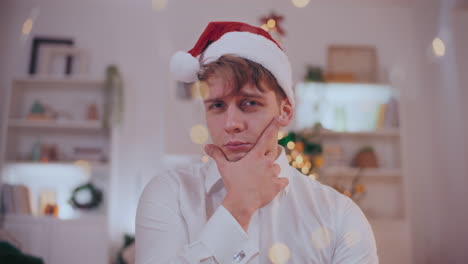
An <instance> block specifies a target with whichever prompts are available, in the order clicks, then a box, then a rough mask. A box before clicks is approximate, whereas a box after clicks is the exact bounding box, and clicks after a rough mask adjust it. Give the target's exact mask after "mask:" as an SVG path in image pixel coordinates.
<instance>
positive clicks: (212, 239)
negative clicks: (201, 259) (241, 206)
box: [199, 205, 259, 264]
mask: <svg viewBox="0 0 468 264" xmlns="http://www.w3.org/2000/svg"><path fill="white" fill-rule="evenodd" d="M199 241H200V242H202V243H203V244H204V245H206V246H207V247H208V248H209V249H210V250H211V251H212V253H213V256H214V257H215V259H216V261H217V262H218V263H223V264H224V263H239V264H242V263H247V261H249V260H250V259H251V258H252V257H253V256H254V255H255V254H257V253H258V252H259V250H258V245H255V243H254V239H252V238H249V236H248V235H247V233H246V232H245V231H244V229H243V228H242V227H241V226H240V224H239V223H238V222H237V220H236V219H235V218H234V217H233V216H232V215H231V213H229V211H228V210H227V209H226V208H224V206H222V205H221V206H219V207H218V209H217V210H216V211H215V213H214V214H213V215H212V216H211V218H210V220H209V221H208V223H207V224H206V225H205V227H204V228H203V230H202V232H201V234H200V240H199Z"/></svg>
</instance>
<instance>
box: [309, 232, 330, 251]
mask: <svg viewBox="0 0 468 264" xmlns="http://www.w3.org/2000/svg"><path fill="white" fill-rule="evenodd" d="M331 240H332V232H331V230H330V229H328V228H327V227H325V226H322V227H320V228H317V229H316V230H315V231H314V232H313V233H312V246H314V248H317V249H323V248H326V247H328V246H330V243H331Z"/></svg>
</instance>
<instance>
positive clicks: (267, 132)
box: [251, 117, 279, 155]
mask: <svg viewBox="0 0 468 264" xmlns="http://www.w3.org/2000/svg"><path fill="white" fill-rule="evenodd" d="M278 129H279V124H278V119H277V117H275V118H273V119H272V120H271V121H270V123H269V124H268V125H267V127H266V128H265V129H264V130H263V132H262V134H261V135H260V137H259V138H258V140H257V143H255V146H254V147H253V148H252V151H251V152H253V153H257V154H259V153H261V154H262V155H265V154H266V153H268V152H274V150H275V149H274V148H276V144H274V146H272V145H271V142H272V141H273V140H276V139H277V138H278Z"/></svg>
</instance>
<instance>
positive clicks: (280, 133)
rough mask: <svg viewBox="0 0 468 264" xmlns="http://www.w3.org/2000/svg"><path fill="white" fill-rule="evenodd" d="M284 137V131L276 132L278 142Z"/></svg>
mask: <svg viewBox="0 0 468 264" xmlns="http://www.w3.org/2000/svg"><path fill="white" fill-rule="evenodd" d="M285 136H286V133H285V132H284V131H281V130H280V131H278V140H281V139H283V138H284V137H285Z"/></svg>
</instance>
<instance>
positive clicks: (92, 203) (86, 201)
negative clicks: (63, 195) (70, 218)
mask: <svg viewBox="0 0 468 264" xmlns="http://www.w3.org/2000/svg"><path fill="white" fill-rule="evenodd" d="M101 201H102V191H101V190H99V189H98V188H96V187H95V186H94V185H93V184H92V183H86V184H83V185H80V186H78V187H76V188H75V189H74V190H73V192H72V196H71V198H70V204H71V205H72V206H73V207H74V208H79V209H94V208H96V207H98V206H99V205H100V204H101Z"/></svg>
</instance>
